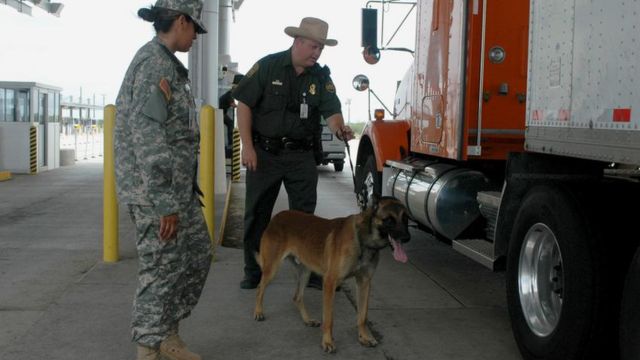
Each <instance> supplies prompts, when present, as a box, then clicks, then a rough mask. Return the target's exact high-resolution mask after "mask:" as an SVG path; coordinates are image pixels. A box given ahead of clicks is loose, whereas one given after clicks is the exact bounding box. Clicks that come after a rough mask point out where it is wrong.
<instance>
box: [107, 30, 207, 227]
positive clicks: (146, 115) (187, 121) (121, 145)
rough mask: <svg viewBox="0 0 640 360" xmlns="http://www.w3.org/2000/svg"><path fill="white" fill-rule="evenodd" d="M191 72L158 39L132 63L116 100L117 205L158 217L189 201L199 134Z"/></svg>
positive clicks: (178, 208)
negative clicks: (148, 208) (131, 206)
mask: <svg viewBox="0 0 640 360" xmlns="http://www.w3.org/2000/svg"><path fill="white" fill-rule="evenodd" d="M188 75H189V73H188V71H187V69H186V68H185V67H184V66H183V65H182V63H181V62H180V60H178V59H177V58H176V57H175V56H174V55H173V53H171V51H169V49H167V48H166V47H165V46H164V44H162V43H161V42H160V40H159V39H158V38H157V37H156V38H154V39H153V40H152V41H150V42H148V43H147V44H146V45H144V46H143V47H142V48H141V49H140V50H138V52H137V53H136V55H135V57H134V58H133V60H132V61H131V64H130V65H129V69H128V70H127V73H126V75H125V77H124V80H123V82H122V86H121V87H120V92H119V93H118V98H117V100H116V124H115V134H114V148H115V172H116V188H117V191H118V197H119V200H120V202H121V203H125V204H136V205H143V206H153V208H154V211H155V212H156V213H157V215H159V216H164V215H170V214H176V213H178V212H179V211H180V210H184V209H186V208H188V207H190V206H192V204H193V196H194V195H193V193H194V190H195V189H194V186H196V185H195V184H196V179H195V175H196V168H197V164H198V162H197V153H198V148H199V141H200V134H199V129H198V127H197V122H196V114H195V102H194V99H193V96H192V94H191V89H190V85H189V77H188Z"/></svg>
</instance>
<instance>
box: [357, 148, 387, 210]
mask: <svg viewBox="0 0 640 360" xmlns="http://www.w3.org/2000/svg"><path fill="white" fill-rule="evenodd" d="M357 188H358V189H359V193H358V196H359V197H360V198H361V199H360V200H361V201H360V203H361V207H362V208H366V207H370V206H371V205H372V201H371V198H372V196H373V194H375V195H377V196H378V197H380V195H381V194H382V174H381V173H380V172H379V171H378V169H377V167H376V158H375V157H374V156H373V155H369V156H368V157H367V160H366V161H365V162H364V165H363V167H362V172H361V174H360V176H358V179H357Z"/></svg>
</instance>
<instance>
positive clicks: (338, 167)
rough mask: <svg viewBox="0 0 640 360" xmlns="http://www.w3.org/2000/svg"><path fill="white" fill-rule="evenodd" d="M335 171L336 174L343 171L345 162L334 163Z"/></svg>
mask: <svg viewBox="0 0 640 360" xmlns="http://www.w3.org/2000/svg"><path fill="white" fill-rule="evenodd" d="M333 169H334V170H335V171H336V172H340V171H342V169H344V161H334V162H333Z"/></svg>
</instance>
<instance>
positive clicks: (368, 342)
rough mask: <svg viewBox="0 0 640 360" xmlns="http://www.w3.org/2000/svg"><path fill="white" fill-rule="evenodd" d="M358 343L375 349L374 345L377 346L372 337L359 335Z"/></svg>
mask: <svg viewBox="0 0 640 360" xmlns="http://www.w3.org/2000/svg"><path fill="white" fill-rule="evenodd" d="M358 341H359V342H360V344H361V345H362V346H366V347H375V346H376V345H378V341H377V340H376V339H374V338H373V337H372V336H362V335H359V336H358Z"/></svg>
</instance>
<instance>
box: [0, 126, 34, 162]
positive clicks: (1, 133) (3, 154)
mask: <svg viewBox="0 0 640 360" xmlns="http://www.w3.org/2000/svg"><path fill="white" fill-rule="evenodd" d="M30 126H31V125H30V124H29V123H0V170H3V171H11V172H14V173H29V171H30V169H29V128H30Z"/></svg>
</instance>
